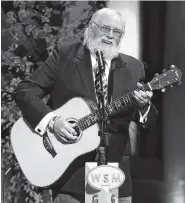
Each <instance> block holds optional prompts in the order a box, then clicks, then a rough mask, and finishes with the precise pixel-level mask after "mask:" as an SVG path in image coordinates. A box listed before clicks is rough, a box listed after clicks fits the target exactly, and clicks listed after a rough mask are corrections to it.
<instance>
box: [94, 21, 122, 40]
mask: <svg viewBox="0 0 185 203" xmlns="http://www.w3.org/2000/svg"><path fill="white" fill-rule="evenodd" d="M93 23H94V24H95V25H96V26H98V28H99V29H100V30H101V32H103V33H105V34H108V33H109V32H110V31H111V30H112V31H113V34H114V36H115V37H121V36H122V34H123V32H122V31H121V30H119V29H116V28H115V29H113V28H111V27H109V26H105V25H98V24H97V23H95V22H93Z"/></svg>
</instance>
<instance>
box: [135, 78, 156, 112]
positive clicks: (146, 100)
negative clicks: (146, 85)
mask: <svg viewBox="0 0 185 203" xmlns="http://www.w3.org/2000/svg"><path fill="white" fill-rule="evenodd" d="M137 86H138V87H142V86H143V85H142V84H141V83H139V82H138V83H137ZM134 94H135V95H134V98H135V99H136V101H137V104H138V106H139V108H140V109H142V108H144V107H145V106H146V105H147V104H150V100H151V98H152V96H153V92H152V91H146V92H145V91H143V90H139V91H134Z"/></svg>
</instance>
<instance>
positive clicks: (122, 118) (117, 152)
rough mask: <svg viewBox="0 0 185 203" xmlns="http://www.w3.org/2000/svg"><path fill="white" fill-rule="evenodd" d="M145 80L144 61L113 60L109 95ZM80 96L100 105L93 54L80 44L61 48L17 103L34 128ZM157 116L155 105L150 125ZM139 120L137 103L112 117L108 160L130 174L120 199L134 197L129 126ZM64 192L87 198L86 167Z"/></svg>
mask: <svg viewBox="0 0 185 203" xmlns="http://www.w3.org/2000/svg"><path fill="white" fill-rule="evenodd" d="M144 77H145V72H144V68H143V65H142V63H141V62H139V61H138V60H137V59H135V58H133V57H131V56H128V55H125V54H120V55H119V57H118V58H116V59H114V60H112V62H111V70H110V73H109V94H110V93H111V95H112V100H113V101H114V100H115V99H117V98H119V97H121V96H123V95H125V94H126V93H128V92H131V91H133V90H134V89H136V88H137V82H138V81H140V82H142V81H143V80H144ZM47 94H50V99H49V102H48V105H46V104H44V102H43V101H42V100H41V99H42V98H43V97H44V96H45V95H47ZM76 96H78V97H85V98H88V99H92V100H93V101H94V102H95V103H96V97H95V90H94V81H93V74H92V65H91V59H90V53H89V50H88V49H87V48H86V47H84V46H83V45H82V44H81V43H80V42H75V43H71V44H65V45H64V44H63V45H61V46H60V49H59V50H56V51H55V52H54V53H53V55H51V56H50V57H49V58H48V59H47V60H46V61H45V62H44V63H43V65H42V66H41V67H40V68H39V69H38V70H36V71H35V72H34V73H33V75H32V76H31V77H30V78H29V79H28V80H25V81H23V82H21V83H20V84H19V85H18V87H17V90H16V93H15V100H16V103H17V104H18V106H19V107H20V109H21V110H22V113H23V116H24V118H25V119H26V121H27V122H28V123H29V124H30V125H31V127H32V128H33V129H34V128H35V127H36V125H37V124H38V123H39V122H40V120H41V119H42V118H43V117H44V116H45V115H46V114H47V113H49V112H50V111H51V109H57V108H59V107H60V106H62V105H63V104H64V103H66V102H67V101H68V100H69V99H71V98H73V97H76ZM155 115H156V109H155V107H154V106H153V105H152V107H151V110H150V112H149V114H148V121H147V123H146V126H149V127H151V126H153V123H155V119H156V116H155ZM138 118H139V114H138V110H137V106H136V105H135V104H131V105H129V106H127V108H124V109H123V110H121V111H120V112H118V113H117V114H115V115H114V116H112V117H111V123H110V126H109V130H110V133H111V137H110V147H109V154H108V161H110V162H119V163H120V167H121V168H122V170H123V171H124V172H125V174H126V181H125V183H124V184H123V186H122V187H121V188H120V196H129V195H131V180H130V175H129V174H130V173H129V170H130V169H129V156H130V152H131V147H130V140H129V133H128V126H129V123H130V121H131V120H134V121H135V122H138ZM91 158H92V157H91ZM92 159H94V158H92ZM88 161H93V160H88ZM46 178H47V177H46ZM61 190H62V191H66V192H68V193H75V194H79V195H83V194H84V168H83V167H81V168H80V169H78V170H77V172H75V173H74V174H73V175H72V176H71V178H70V180H69V181H68V182H67V183H66V184H65V186H64V187H62V189H61Z"/></svg>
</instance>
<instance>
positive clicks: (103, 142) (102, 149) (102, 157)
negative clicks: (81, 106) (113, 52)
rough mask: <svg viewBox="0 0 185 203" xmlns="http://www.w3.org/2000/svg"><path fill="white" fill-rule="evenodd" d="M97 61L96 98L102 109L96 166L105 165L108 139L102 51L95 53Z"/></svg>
mask: <svg viewBox="0 0 185 203" xmlns="http://www.w3.org/2000/svg"><path fill="white" fill-rule="evenodd" d="M96 56H97V61H98V68H99V74H100V77H99V78H100V91H99V92H97V96H98V97H99V98H100V101H99V102H100V104H101V106H102V109H101V111H100V125H99V127H100V128H99V132H98V135H99V136H100V145H99V147H98V149H97V151H98V160H97V165H106V164H107V154H108V147H109V140H108V139H109V138H108V118H107V117H106V112H105V99H104V93H103V80H102V76H103V74H104V72H105V60H104V57H103V53H102V51H97V52H96Z"/></svg>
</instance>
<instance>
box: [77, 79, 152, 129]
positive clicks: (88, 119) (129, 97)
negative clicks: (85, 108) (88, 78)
mask: <svg viewBox="0 0 185 203" xmlns="http://www.w3.org/2000/svg"><path fill="white" fill-rule="evenodd" d="M151 89H152V88H151V85H150V83H147V84H145V85H143V86H142V87H140V88H137V89H136V91H139V90H143V91H148V90H151ZM133 97H134V91H133V92H130V93H128V94H126V95H125V96H123V97H121V98H119V99H116V100H115V101H113V102H111V103H110V104H108V105H106V106H105V116H106V117H109V116H110V115H112V114H114V113H116V112H117V111H119V110H120V109H121V108H123V107H124V106H127V105H128V104H130V103H132V101H133ZM101 117H102V109H100V110H97V111H95V112H94V113H91V114H89V115H87V116H85V117H83V118H81V119H80V120H79V121H78V124H79V126H80V128H81V129H82V130H85V129H87V128H88V127H90V126H92V125H94V124H95V123H97V122H99V121H100V120H101Z"/></svg>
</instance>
